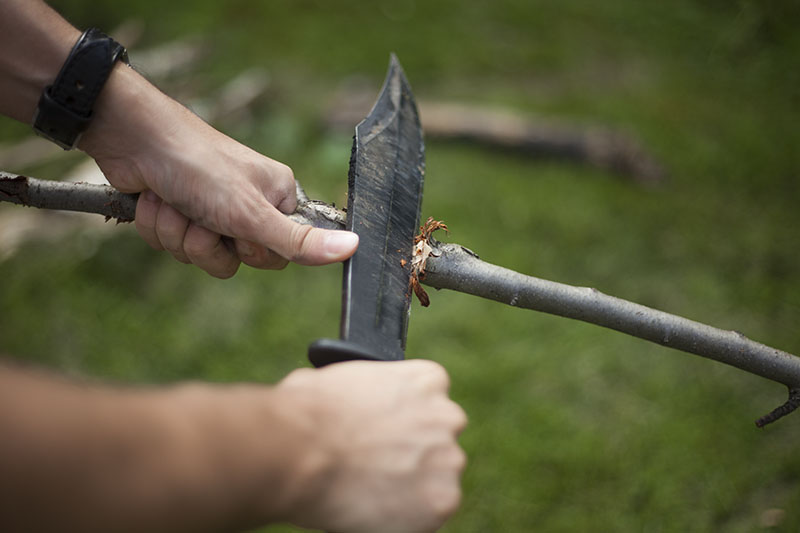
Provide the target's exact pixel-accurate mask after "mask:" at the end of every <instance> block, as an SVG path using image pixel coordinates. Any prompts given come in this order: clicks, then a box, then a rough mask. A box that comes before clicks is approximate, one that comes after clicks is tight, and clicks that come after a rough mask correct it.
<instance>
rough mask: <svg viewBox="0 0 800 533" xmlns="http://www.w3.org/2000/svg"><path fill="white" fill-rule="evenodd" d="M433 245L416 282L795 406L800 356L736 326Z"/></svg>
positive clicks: (62, 188)
mask: <svg viewBox="0 0 800 533" xmlns="http://www.w3.org/2000/svg"><path fill="white" fill-rule="evenodd" d="M136 196H137V195H132V194H124V193H120V192H119V191H116V190H115V189H113V188H112V187H109V186H106V185H91V184H81V183H77V184H66V183H60V182H55V181H46V180H37V179H34V178H28V177H25V176H18V175H15V174H9V173H6V172H0V201H8V202H13V203H16V204H21V205H26V206H30V207H39V208H46V209H65V210H70V211H83V212H89V213H99V214H102V215H104V216H106V217H107V218H116V219H117V220H118V221H131V220H133V218H134V216H135V207H136ZM290 218H292V219H293V220H295V221H297V222H300V223H303V224H310V225H313V226H316V227H322V228H328V229H342V228H344V224H345V215H344V213H342V212H341V211H339V210H337V209H336V208H334V207H333V206H331V205H328V204H326V203H324V202H318V201H313V200H307V198H306V197H305V195H304V194H303V195H301V198H300V199H299V203H298V208H297V210H296V211H295V213H293V214H292V215H290ZM429 242H430V244H431V246H432V247H433V249H434V252H433V253H431V254H430V255H429V257H428V259H427V265H426V269H425V273H424V277H420V281H422V282H423V283H425V284H426V285H428V286H430V287H433V288H436V289H450V290H454V291H459V292H463V293H466V294H472V295H475V296H480V297H482V298H487V299H490V300H495V301H497V302H501V303H505V304H507V305H511V306H514V307H520V308H524V309H532V310H535V311H541V312H545V313H549V314H553V315H557V316H562V317H566V318H572V319H576V320H582V321H584V322H588V323H591V324H596V325H598V326H603V327H606V328H610V329H614V330H616V331H620V332H622V333H627V334H628V335H632V336H634V337H638V338H641V339H645V340H648V341H651V342H654V343H657V344H660V345H662V346H667V347H669V348H675V349H678V350H682V351H684V352H688V353H692V354H695V355H700V356H702V357H706V358H709V359H713V360H715V361H719V362H722V363H725V364H728V365H731V366H735V367H737V368H740V369H742V370H745V371H747V372H750V373H752V374H755V375H758V376H762V377H764V378H767V379H770V380H772V381H776V382H778V383H781V384H783V385H786V387H787V388H788V389H789V399H788V401H787V402H786V403H785V404H783V405H782V406H780V407H778V408H777V409H775V410H774V411H772V412H771V413H770V414H768V415H766V416H764V417H761V418H760V419H759V420H758V421H756V425H757V426H758V427H763V426H765V425H767V424H769V423H771V422H774V421H775V420H777V419H778V418H781V417H782V416H785V415H787V414H789V413H791V412H792V411H794V410H795V409H797V408H798V407H799V406H800V358H798V357H797V356H795V355H792V354H790V353H787V352H784V351H781V350H778V349H775V348H771V347H769V346H766V345H764V344H760V343H758V342H755V341H753V340H750V339H749V338H747V337H745V336H744V335H743V334H741V333H739V332H736V331H726V330H722V329H718V328H715V327H712V326H708V325H706V324H702V323H700V322H695V321H693V320H689V319H686V318H683V317H679V316H676V315H672V314H669V313H665V312H663V311H658V310H656V309H651V308H649V307H645V306H643V305H639V304H635V303H633V302H629V301H626V300H623V299H620V298H616V297H614V296H609V295H607V294H603V293H602V292H600V291H598V290H596V289H593V288H589V287H574V286H571V285H565V284H562V283H557V282H554V281H547V280H543V279H539V278H535V277H533V276H526V275H524V274H520V273H519V272H514V271H513V270H509V269H507V268H503V267H500V266H497V265H492V264H490V263H487V262H485V261H483V260H481V259H480V258H479V257H478V256H477V255H476V254H475V253H473V252H472V251H470V250H468V249H466V248H464V247H463V246H460V245H458V244H452V243H449V244H444V243H440V242H438V241H436V240H434V239H430V241H429Z"/></svg>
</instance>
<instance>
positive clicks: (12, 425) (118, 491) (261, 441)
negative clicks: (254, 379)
mask: <svg viewBox="0 0 800 533" xmlns="http://www.w3.org/2000/svg"><path fill="white" fill-rule="evenodd" d="M275 395H276V392H275V391H274V389H270V388H266V387H255V386H227V387H211V386H204V385H185V386H178V387H171V388H162V389H155V388H154V389H151V390H125V389H115V388H110V387H102V386H96V385H79V384H76V383H72V382H67V381H65V380H62V379H59V378H54V377H50V376H44V375H40V374H35V373H32V372H30V371H23V370H19V369H14V368H9V367H2V366H0V435H3V438H2V439H0V529H2V530H8V531H16V530H40V531H56V530H60V529H70V530H80V531H186V530H191V531H203V530H208V531H216V530H232V529H236V528H240V527H249V526H254V525H257V524H260V523H265V522H268V521H271V520H279V519H283V518H285V514H286V509H287V508H288V505H289V504H290V502H291V499H292V498H294V497H295V492H294V491H295V488H293V487H297V486H298V480H299V479H300V477H302V472H304V469H303V468H302V465H303V463H304V461H306V453H307V452H306V449H307V445H306V444H305V442H304V441H307V440H309V439H308V436H307V435H305V434H304V430H303V429H302V422H297V421H293V420H291V419H289V418H287V417H285V416H282V415H281V414H280V411H279V409H278V406H279V402H278V400H277V399H276V397H275ZM294 414H295V415H297V414H299V413H294ZM300 418H302V417H300ZM265 494H270V495H271V497H270V498H269V499H267V498H264V495H265Z"/></svg>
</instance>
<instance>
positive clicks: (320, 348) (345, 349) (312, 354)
mask: <svg viewBox="0 0 800 533" xmlns="http://www.w3.org/2000/svg"><path fill="white" fill-rule="evenodd" d="M308 360H309V361H311V364H312V365H314V366H315V367H317V368H319V367H322V366H325V365H329V364H331V363H341V362H343V361H356V360H364V361H389V360H390V359H386V358H384V357H381V356H380V355H378V354H376V353H375V352H373V351H372V350H368V349H367V348H364V347H363V346H361V345H359V344H356V343H354V342H350V341H344V340H341V339H319V340H318V341H315V342H313V343H312V344H311V346H309V347H308Z"/></svg>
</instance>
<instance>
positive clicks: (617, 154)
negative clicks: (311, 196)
mask: <svg viewBox="0 0 800 533" xmlns="http://www.w3.org/2000/svg"><path fill="white" fill-rule="evenodd" d="M370 105H371V95H370V93H365V94H364V96H360V95H359V94H355V95H354V94H353V93H352V91H351V92H348V93H347V98H336V99H334V104H333V105H332V106H331V109H330V111H328V113H327V114H326V116H325V123H326V124H327V126H328V127H332V128H340V129H342V130H344V129H347V128H352V127H353V124H355V123H357V122H358V121H359V120H361V118H363V117H364V113H365V111H368V110H369V108H370ZM418 105H419V110H420V120H421V121H422V126H423V128H424V129H425V136H426V137H427V138H428V139H439V140H444V141H458V142H466V143H471V144H477V145H481V146H488V147H493V148H498V149H501V150H508V151H514V152H519V153H524V154H527V155H532V156H535V157H545V158H548V157H549V158H557V159H564V160H567V161H573V162H577V163H582V164H587V165H590V166H594V167H597V168H600V169H603V170H607V171H609V172H613V173H615V174H621V175H625V176H629V177H631V178H632V179H633V180H634V181H637V182H639V183H642V184H645V185H654V184H657V183H659V182H661V181H663V179H664V177H665V175H666V172H665V171H664V169H663V167H662V166H661V165H660V164H659V163H658V162H657V161H656V159H655V158H654V157H653V156H652V155H651V154H650V153H649V152H648V151H647V150H646V149H645V148H644V147H643V146H642V144H641V143H640V142H639V141H638V140H636V139H635V138H634V137H632V136H631V135H629V134H626V133H624V132H622V131H618V130H615V129H612V128H609V127H601V126H591V125H581V124H573V123H568V122H565V121H563V120H553V119H543V118H539V117H531V116H525V115H521V114H520V113H513V112H511V111H508V110H501V109H492V108H487V107H479V106H467V105H462V104H453V103H448V102H437V101H430V100H428V101H426V100H420V101H419V102H418Z"/></svg>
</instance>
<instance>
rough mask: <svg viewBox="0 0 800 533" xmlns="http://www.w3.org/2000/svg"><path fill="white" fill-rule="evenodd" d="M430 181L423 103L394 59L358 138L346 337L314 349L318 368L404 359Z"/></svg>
mask: <svg viewBox="0 0 800 533" xmlns="http://www.w3.org/2000/svg"><path fill="white" fill-rule="evenodd" d="M424 174H425V144H424V142H423V139H422V126H421V125H420V120H419V112H418V111H417V104H416V102H415V101H414V95H413V93H412V92H411V86H410V85H409V83H408V80H407V79H406V76H405V74H404V73H403V69H402V67H401V66H400V63H399V62H398V61H397V57H395V55H394V54H392V56H391V58H390V60H389V70H388V72H387V74H386V80H385V81H384V84H383V88H382V89H381V92H380V94H379V95H378V99H377V101H376V102H375V105H374V106H373V107H372V110H371V111H370V112H369V114H368V115H367V117H366V118H365V119H364V120H363V121H361V122H360V123H359V124H358V125H357V126H356V133H355V137H354V138H353V149H352V152H351V155H350V170H349V173H348V192H347V229H348V230H350V231H354V232H355V233H356V234H358V237H359V245H358V249H357V250H356V253H355V254H354V255H353V256H352V257H351V258H350V259H348V260H347V261H345V263H344V276H343V281H342V321H341V332H340V338H339V339H320V340H318V341H316V342H314V343H313V344H311V346H310V347H309V349H308V357H309V359H310V361H311V363H312V364H313V365H314V366H316V367H320V366H324V365H327V364H330V363H336V362H339V361H348V360H353V359H366V360H374V361H396V360H400V359H403V358H404V353H405V345H406V333H407V331H408V318H409V305H410V303H411V290H410V278H411V255H412V250H413V246H414V235H415V234H416V231H417V226H418V225H419V217H420V209H421V206H422V184H423V178H424Z"/></svg>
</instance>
